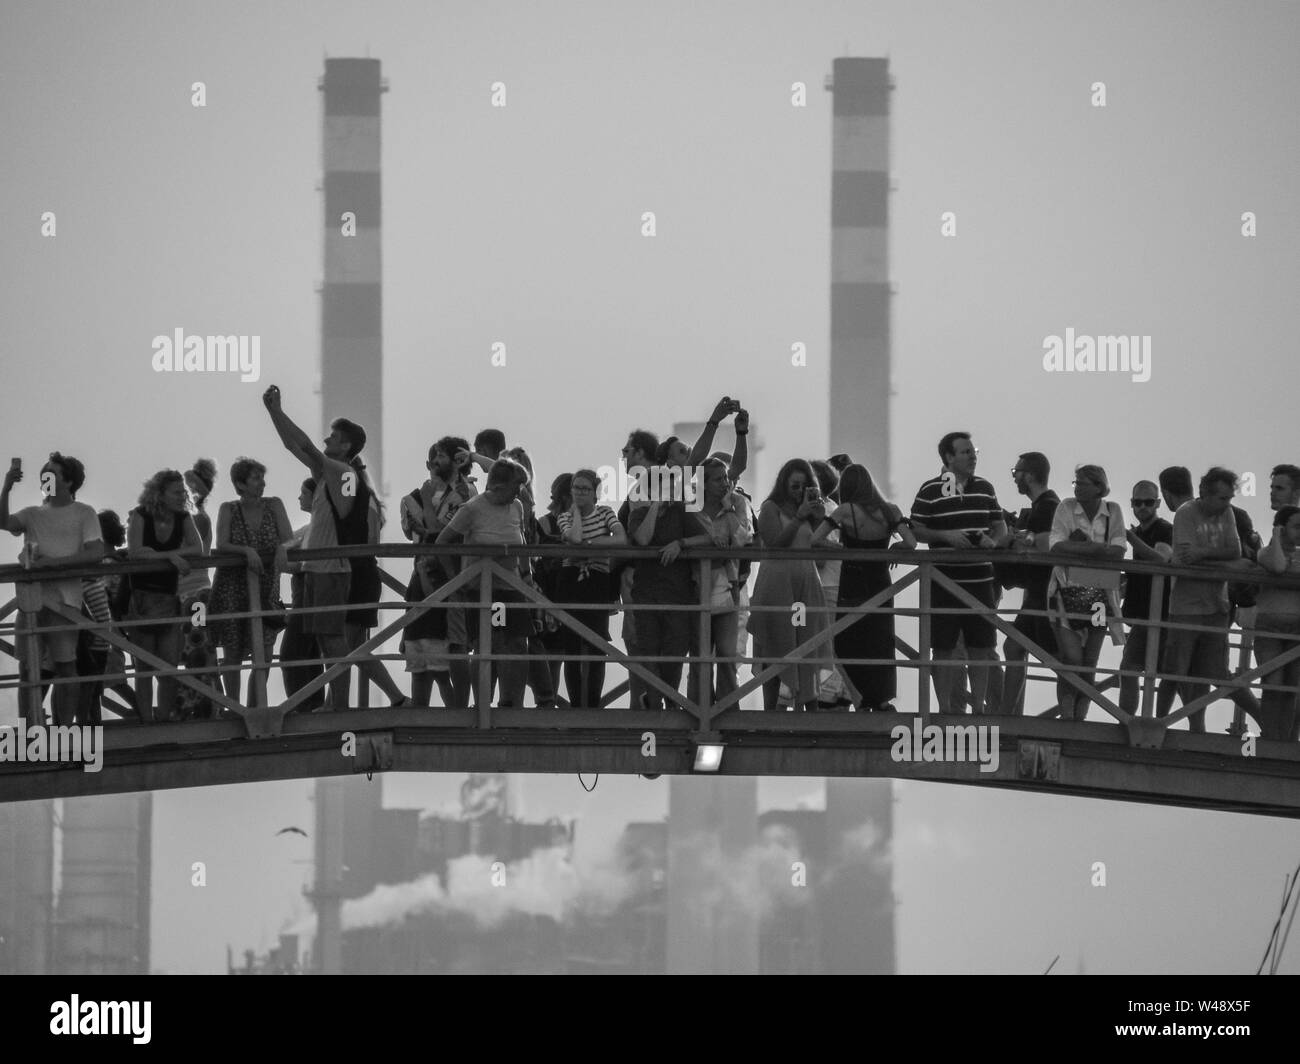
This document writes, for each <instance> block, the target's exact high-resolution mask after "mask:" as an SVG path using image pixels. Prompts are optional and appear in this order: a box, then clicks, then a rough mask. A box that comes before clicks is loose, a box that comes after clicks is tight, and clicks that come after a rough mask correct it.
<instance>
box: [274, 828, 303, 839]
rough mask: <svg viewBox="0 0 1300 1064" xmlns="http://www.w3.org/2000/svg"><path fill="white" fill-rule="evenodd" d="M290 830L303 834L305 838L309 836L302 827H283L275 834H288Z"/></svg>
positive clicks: (296, 833)
mask: <svg viewBox="0 0 1300 1064" xmlns="http://www.w3.org/2000/svg"><path fill="white" fill-rule="evenodd" d="M290 832H292V833H293V834H295V835H301V836H302V837H303V838H304V839H305V838H306V837H307V832H305V831H303V830H302V828H281V829H280V830H279V831H277V832H276V833H275V834H276V836H277V837H278V836H280V835H286V834H288V833H290Z"/></svg>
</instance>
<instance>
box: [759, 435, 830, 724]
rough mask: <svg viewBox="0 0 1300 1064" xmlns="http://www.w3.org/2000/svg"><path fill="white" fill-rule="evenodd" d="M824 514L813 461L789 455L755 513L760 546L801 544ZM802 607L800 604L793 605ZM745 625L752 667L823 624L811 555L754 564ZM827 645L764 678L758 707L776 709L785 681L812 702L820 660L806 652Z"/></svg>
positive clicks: (798, 697)
mask: <svg viewBox="0 0 1300 1064" xmlns="http://www.w3.org/2000/svg"><path fill="white" fill-rule="evenodd" d="M825 516H826V506H825V503H824V502H823V501H822V498H821V491H820V489H819V488H818V487H817V478H816V477H815V476H814V474H813V471H812V466H810V465H809V464H808V463H807V462H806V461H804V459H802V458H791V459H790V461H788V462H786V463H785V465H783V466H782V467H781V472H780V473H778V474H777V478H776V484H775V485H774V486H773V488H772V491H771V493H770V494H769V495H768V497H767V499H766V500H765V501H764V503H763V506H762V509H760V510H759V514H758V531H759V536H760V537H761V539H762V546H763V547H765V548H766V549H768V550H806V549H808V548H809V547H810V546H811V545H812V535H813V529H815V528H816V527H817V525H819V524H821V522H822V520H823V518H825ZM796 607H802V609H796ZM749 608H750V611H751V615H750V621H749V631H750V634H751V635H752V636H753V637H754V671H755V672H759V671H761V670H762V669H764V668H765V667H767V666H769V665H771V664H772V663H773V662H774V661H780V660H781V659H782V658H786V657H788V656H789V655H790V654H792V653H794V651H795V650H796V649H797V648H798V647H799V646H801V645H802V644H803V643H806V642H808V641H809V640H810V639H812V638H813V637H814V636H816V635H818V634H820V633H821V632H823V631H824V630H825V628H826V624H827V621H826V612H825V611H826V597H825V595H824V594H823V592H822V585H821V580H820V579H818V576H817V565H816V563H815V562H813V561H812V559H800V560H790V561H784V560H777V559H768V560H766V561H764V562H762V563H761V564H760V565H759V567H758V578H757V580H756V581H755V582H754V593H753V595H752V596H751V597H750V600H749ZM829 650H830V648H829V647H823V648H819V649H818V650H817V651H816V652H815V653H812V654H809V655H808V656H806V657H804V658H801V659H800V660H799V661H798V663H796V664H794V665H791V666H789V667H788V668H786V669H784V670H782V672H781V673H779V674H778V675H776V676H773V677H771V678H770V679H768V680H765V681H764V682H763V708H764V709H765V710H767V711H768V712H772V711H774V710H776V709H777V700H778V698H779V696H780V692H781V683H782V681H784V682H785V683H786V684H787V686H789V688H790V690H791V691H792V692H793V693H794V702H795V704H796V705H799V706H802V707H803V708H804V709H805V710H809V711H811V710H813V709H815V708H816V702H817V680H818V669H819V666H818V665H816V664H814V663H812V662H811V661H810V660H809V659H810V658H818V657H829V656H830V655H829Z"/></svg>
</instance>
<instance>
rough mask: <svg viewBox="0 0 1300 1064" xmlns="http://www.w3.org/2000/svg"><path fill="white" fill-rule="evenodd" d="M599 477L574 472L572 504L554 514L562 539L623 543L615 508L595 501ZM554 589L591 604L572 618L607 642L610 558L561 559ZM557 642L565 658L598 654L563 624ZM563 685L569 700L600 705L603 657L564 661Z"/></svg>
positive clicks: (565, 596)
mask: <svg viewBox="0 0 1300 1064" xmlns="http://www.w3.org/2000/svg"><path fill="white" fill-rule="evenodd" d="M599 485H600V478H599V477H598V476H596V474H595V473H594V472H593V471H592V470H590V469H579V470H578V471H577V472H576V473H574V474H573V480H572V482H571V485H570V491H571V493H572V496H573V506H572V508H571V509H569V510H567V511H564V512H561V513H560V514H559V516H558V519H557V520H558V522H559V526H560V533H561V536H562V537H563V540H562V541H563V542H564V543H568V544H571V545H575V546H577V545H581V544H597V545H600V546H602V547H622V546H625V545H626V544H627V532H625V531H624V529H623V526H622V525H621V524H619V522H618V518H617V517H616V516H615V514H614V511H613V510H611V509H610V508H609V507H608V506H606V505H605V504H604V503H598V502H596V491H597V489H598V487H599ZM558 594H559V598H560V601H561V602H580V603H590V604H591V605H592V606H595V607H598V608H596V609H576V610H572V611H571V613H572V616H573V619H574V620H575V621H578V622H579V623H581V624H584V625H586V626H587V627H588V628H590V629H591V630H592V631H593V632H595V633H596V635H598V636H600V637H601V638H602V639H604V640H605V641H606V642H608V641H609V608H610V607H609V604H610V602H611V601H612V600H613V597H614V595H613V591H612V589H611V587H610V578H609V562H608V560H606V559H605V558H565V559H564V564H563V566H561V568H560V579H559V587H558ZM561 632H562V634H563V639H562V641H561V646H562V648H563V651H564V653H565V656H566V658H568V657H569V656H571V655H579V654H584V655H593V654H600V655H603V654H604V653H605V652H604V650H602V649H601V648H599V647H597V646H595V645H593V644H591V643H589V642H587V640H585V639H584V638H583V637H582V636H580V635H579V634H578V633H577V632H575V631H574V630H573V629H572V628H569V627H568V626H567V625H566V626H564V627H562V628H561ZM564 684H565V687H566V688H567V690H568V692H569V704H570V705H572V706H580V707H583V708H586V709H596V708H599V706H600V698H601V695H602V693H603V692H604V690H605V663H604V662H603V661H571V660H566V661H565V662H564Z"/></svg>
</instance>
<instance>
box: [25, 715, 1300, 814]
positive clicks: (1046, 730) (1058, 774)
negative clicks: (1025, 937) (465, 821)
mask: <svg viewBox="0 0 1300 1064" xmlns="http://www.w3.org/2000/svg"><path fill="white" fill-rule="evenodd" d="M476 721H477V711H476V710H471V709H460V710H455V709H367V710H348V711H344V712H339V713H329V714H320V713H318V714H313V715H310V716H303V715H290V716H289V717H287V718H286V719H285V722H284V729H283V733H282V734H281V735H280V736H278V737H276V738H273V739H267V738H261V739H249V738H247V737H246V734H245V731H244V726H243V723H242V722H241V721H238V720H222V721H213V722H205V723H194V722H187V723H185V724H161V725H160V724H155V725H152V726H148V727H145V726H139V725H131V724H121V725H111V726H109V727H107V728H105V729H104V754H105V756H104V759H103V766H102V768H101V769H100V771H97V772H88V771H85V770H84V768H83V766H81V765H79V764H62V765H61V764H48V763H41V764H27V763H22V762H6V763H0V801H7V802H12V801H28V800H34V799H40V798H53V797H71V796H76V795H88V794H112V793H121V792H128V791H142V790H166V789H170V788H178V787H203V786H215V785H220V784H230V783H251V782H258V781H262V780H284V779H309V778H315V777H320V776H335V775H352V774H355V773H365V772H389V771H391V772H543V773H547V772H553V773H570V772H573V773H577V772H582V773H597V772H603V773H610V774H623V775H629V774H639V775H654V774H670V773H676V774H684V773H691V772H692V771H693V769H694V762H695V749H696V744H697V743H698V742H699V741H700V737H699V735H698V733H696V732H695V731H694V730H693V728H694V726H695V722H694V720H693V718H691V717H690V716H689V715H688V714H685V713H682V712H643V711H631V710H574V709H566V710H535V709H516V710H511V709H498V710H494V711H493V726H492V728H491V729H482V728H479V727H476ZM930 723H931V724H932V725H934V726H937V727H939V728H941V729H943V728H947V727H950V726H951V727H953V728H963V729H965V728H971V727H972V726H974V725H986V726H992V725H997V726H998V728H999V735H998V743H997V758H996V768H993V765H994V759H993V757H991V756H989V755H991V753H992V748H991V747H988V746H986V747H984V748H977V747H976V745H975V743H974V741H973V740H972V741H971V743H970V746H969V747H968V748H967V754H966V757H967V759H966V760H964V761H953V760H943V761H925V760H921V761H913V760H900V757H904V756H907V757H910V756H912V754H913V753H914V751H916V752H919V751H920V750H921V749H922V744H921V743H919V742H917V743H915V744H914V742H913V737H912V731H913V729H914V728H919V727H921V723H920V722H919V720H918V719H917V718H915V717H913V716H912V715H911V714H900V715H894V714H889V715H880V716H868V717H862V716H860V715H857V714H834V715H832V714H811V715H804V714H793V713H762V712H753V711H740V710H731V711H728V712H725V713H723V714H721V715H719V716H718V717H717V718H716V719H715V721H714V726H715V728H716V730H717V733H718V735H719V736H720V741H721V742H722V743H723V744H725V753H724V755H723V758H722V763H721V767H720V769H719V772H718V774H719V775H734V776H858V777H891V778H894V779H916V780H931V781H935V782H945V783H964V784H974V785H980V786H992V787H1004V788H1012V789H1019V790H1030V791H1038V792H1041V793H1046V794H1062V795H1078V796H1085V797H1093V798H1109V799H1112V800H1120V801H1140V802H1146V803H1154V804H1163V805H1181V806H1188V807H1194V808H1212V809H1222V810H1224V811H1233V812H1249V813H1258V814H1265V815H1272V816H1285V817H1300V749H1298V748H1297V746H1296V744H1294V743H1273V742H1268V741H1264V740H1256V741H1255V748H1254V752H1253V756H1247V755H1246V754H1245V753H1244V747H1243V743H1242V740H1240V739H1235V738H1230V737H1226V736H1216V735H1193V734H1190V733H1186V732H1179V731H1171V732H1168V733H1167V734H1166V735H1165V736H1164V740H1163V744H1162V746H1161V748H1160V749H1150V748H1144V747H1140V746H1133V745H1131V744H1130V740H1129V736H1128V733H1127V732H1126V730H1125V729H1124V728H1123V727H1122V726H1120V725H1116V724H1103V723H1092V722H1062V721H1056V720H1043V719H1038V718H1032V717H1014V718H1008V717H979V718H975V717H971V716H969V715H967V716H941V715H935V716H933V717H931V718H930ZM899 726H902V727H905V728H906V729H907V731H908V735H907V737H906V739H903V738H896V737H895V735H894V734H893V733H894V730H895V729H897V728H898V727H899ZM349 732H350V733H352V734H353V735H354V736H355V739H354V741H353V742H351V743H349V741H348V740H347V739H346V733H349ZM651 739H653V752H654V756H647V751H648V750H649V749H650V748H651ZM981 750H982V753H983V754H984V755H985V756H983V757H982V758H981V757H978V756H977V753H978V752H980V751H981ZM949 753H950V755H951V746H950V747H949ZM981 761H983V762H984V763H983V764H981Z"/></svg>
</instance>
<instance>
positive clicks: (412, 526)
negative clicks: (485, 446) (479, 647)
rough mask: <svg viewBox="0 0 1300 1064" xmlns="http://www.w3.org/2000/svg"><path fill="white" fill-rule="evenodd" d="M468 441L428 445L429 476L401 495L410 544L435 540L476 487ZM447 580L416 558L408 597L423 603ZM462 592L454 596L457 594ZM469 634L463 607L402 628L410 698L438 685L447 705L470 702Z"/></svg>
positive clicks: (417, 699) (448, 439)
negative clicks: (471, 471) (409, 682)
mask: <svg viewBox="0 0 1300 1064" xmlns="http://www.w3.org/2000/svg"><path fill="white" fill-rule="evenodd" d="M470 467H471V461H470V458H469V441H467V440H465V439H462V438H461V437H459V436H443V437H442V438H441V439H440V440H438V441H437V442H436V443H435V444H434V445H433V446H432V447H430V448H429V457H428V461H426V462H425V468H426V469H428V471H429V479H428V480H426V481H425V482H424V483H423V484H422V485H420V487H418V488H416V489H415V490H414V491H412V492H411V493H410V494H409V495H407V496H406V497H405V498H403V499H402V508H401V519H402V533H403V534H404V535H405V536H406V538H407V539H409V540H410V541H411V542H412V543H433V542H434V541H435V540H436V539H437V538H438V533H439V532H441V531H442V530H443V529H444V528H446V527H447V525H448V524H449V523H450V522H451V519H452V518H453V517H455V516H456V511H457V510H459V509H460V508H461V506H463V505H464V504H465V503H466V502H468V501H469V500H470V499H472V498H473V497H474V496H475V495H476V494H477V492H476V491H475V489H474V485H473V484H472V483H471V482H470V481H469V479H468V476H467V474H468V473H469V471H470ZM442 583H443V572H442V567H441V566H440V565H436V564H434V560H433V559H432V558H418V559H416V562H415V566H414V568H413V570H412V572H411V580H410V582H409V583H408V584H407V588H406V601H407V602H421V601H423V600H424V599H426V598H428V597H429V596H430V595H432V594H433V593H434V592H435V591H436V590H437V589H438V587H439V586H440V585H441V584H442ZM459 597H460V596H456V598H459ZM468 646H469V638H468V636H467V634H466V632H465V610H464V607H462V606H459V605H455V606H443V607H439V608H436V609H430V610H426V611H425V612H424V613H423V614H421V615H420V616H419V617H417V618H416V619H415V620H413V621H412V622H411V623H410V624H408V625H407V626H406V627H405V628H403V629H402V653H403V655H404V656H405V657H406V671H407V672H409V673H410V674H411V701H412V702H414V703H415V705H417V706H427V705H430V704H431V702H432V700H433V686H434V684H435V683H436V684H437V685H438V692H439V694H440V695H441V696H442V704H443V705H444V706H467V705H469V688H470V674H469V650H468Z"/></svg>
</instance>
